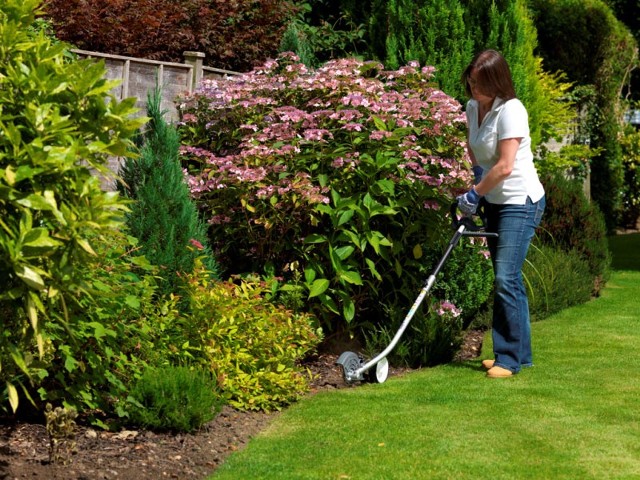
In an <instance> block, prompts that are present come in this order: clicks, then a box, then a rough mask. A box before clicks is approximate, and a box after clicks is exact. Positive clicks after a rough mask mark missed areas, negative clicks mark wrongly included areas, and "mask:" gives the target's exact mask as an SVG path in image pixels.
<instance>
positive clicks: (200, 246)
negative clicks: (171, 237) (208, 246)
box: [189, 238, 204, 250]
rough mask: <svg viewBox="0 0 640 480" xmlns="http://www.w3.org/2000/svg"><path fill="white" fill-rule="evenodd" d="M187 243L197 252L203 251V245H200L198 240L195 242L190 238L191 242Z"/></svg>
mask: <svg viewBox="0 0 640 480" xmlns="http://www.w3.org/2000/svg"><path fill="white" fill-rule="evenodd" d="M189 243H190V244H191V245H193V246H194V247H196V248H197V249H198V250H204V245H202V244H201V243H200V242H199V241H198V240H196V239H195V238H192V239H191V240H189Z"/></svg>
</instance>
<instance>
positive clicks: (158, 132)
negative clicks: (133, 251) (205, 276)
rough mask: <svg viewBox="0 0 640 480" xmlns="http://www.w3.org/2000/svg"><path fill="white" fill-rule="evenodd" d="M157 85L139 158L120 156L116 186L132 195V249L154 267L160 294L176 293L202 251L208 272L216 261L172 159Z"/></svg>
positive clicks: (174, 147) (175, 144)
mask: <svg viewBox="0 0 640 480" xmlns="http://www.w3.org/2000/svg"><path fill="white" fill-rule="evenodd" d="M161 99H162V97H161V92H160V89H159V88H156V89H155V91H153V92H149V94H148V102H147V115H148V116H149V118H150V120H149V122H148V123H147V125H146V128H145V131H144V132H143V134H142V147H141V151H140V157H139V158H128V159H126V160H125V162H124V164H123V166H122V168H121V171H120V176H121V178H122V182H119V183H118V189H119V190H120V192H121V193H123V196H124V197H125V198H128V199H131V200H133V202H132V205H131V207H130V211H129V212H127V214H126V219H127V225H128V227H129V231H130V233H131V234H132V235H134V236H135V237H136V238H138V239H139V240H140V244H139V245H140V249H139V250H138V252H137V253H138V254H140V255H144V256H145V257H146V258H147V259H148V260H149V261H150V262H151V263H153V264H154V265H157V266H159V267H160V270H159V272H158V273H159V274H160V275H161V276H162V278H163V279H164V281H163V282H161V283H160V291H161V292H162V293H165V294H168V293H176V294H177V293H179V292H180V288H181V286H182V281H181V277H180V274H181V273H184V272H190V271H191V270H192V269H193V262H194V259H195V257H196V256H198V255H202V256H204V258H205V261H206V263H207V268H208V270H209V271H210V272H212V274H213V275H214V276H216V275H217V273H218V266H217V264H216V262H215V260H214V259H213V256H212V254H211V249H210V248H209V247H208V239H207V227H206V225H205V224H204V223H203V222H202V221H201V220H200V219H199V216H198V210H197V208H196V205H195V203H194V202H193V201H192V200H191V197H190V193H189V187H188V186H187V184H186V182H185V178H184V173H183V172H182V166H181V165H180V159H179V158H178V152H179V149H180V137H179V135H178V132H177V131H176V129H175V128H174V127H173V126H172V125H169V124H168V123H167V122H166V121H165V119H164V118H163V112H162V111H161V110H160V101H161Z"/></svg>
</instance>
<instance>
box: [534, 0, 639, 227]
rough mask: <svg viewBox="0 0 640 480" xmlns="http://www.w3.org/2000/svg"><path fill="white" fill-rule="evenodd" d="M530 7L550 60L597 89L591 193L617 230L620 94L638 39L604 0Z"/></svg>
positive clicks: (541, 1) (591, 120)
mask: <svg viewBox="0 0 640 480" xmlns="http://www.w3.org/2000/svg"><path fill="white" fill-rule="evenodd" d="M531 7H532V11H533V12H534V15H535V24H536V27H537V30H538V37H539V45H540V53H541V55H542V57H543V59H544V62H545V65H547V67H548V68H550V69H551V70H552V71H556V70H562V71H564V72H565V73H566V74H567V78H568V80H569V81H571V82H575V83H576V84H578V85H582V86H589V85H591V86H592V88H593V93H594V95H593V97H592V100H591V102H592V105H591V107H592V108H589V109H588V110H587V112H588V113H589V115H588V116H587V117H586V119H585V120H584V122H586V123H587V124H588V125H589V126H588V133H589V137H588V138H586V139H585V140H586V141H587V142H588V143H589V145H590V146H591V147H594V148H598V149H601V150H599V152H600V153H599V154H598V155H596V156H595V157H594V158H593V160H592V162H591V173H592V175H591V194H592V197H593V199H594V200H595V201H596V203H597V204H598V206H599V207H600V209H601V210H602V212H603V214H604V216H605V221H606V225H607V231H608V232H612V231H613V230H614V229H615V227H616V225H617V224H618V221H619V218H620V212H621V209H622V187H623V165H622V152H621V149H620V144H619V138H618V137H619V135H620V128H621V122H620V119H621V104H620V101H621V98H620V93H621V91H622V89H623V86H624V85H625V84H626V83H627V81H628V79H629V74H630V71H631V69H632V68H634V67H635V66H636V65H637V62H638V56H637V43H636V41H635V39H634V38H633V36H632V35H631V33H630V32H629V31H628V30H627V28H626V27H625V26H624V25H623V24H622V23H621V22H620V21H618V20H617V19H616V18H615V17H614V15H613V13H612V11H611V9H610V8H609V7H607V6H606V5H605V4H604V3H603V2H602V1H600V0H588V1H583V0H562V1H555V0H554V1H551V0H535V1H532V2H531ZM566 39H571V41H567V40H566ZM585 58H589V59H592V61H589V62H585V61H584V59H585Z"/></svg>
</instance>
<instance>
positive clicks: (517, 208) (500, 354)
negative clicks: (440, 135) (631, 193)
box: [458, 50, 545, 378]
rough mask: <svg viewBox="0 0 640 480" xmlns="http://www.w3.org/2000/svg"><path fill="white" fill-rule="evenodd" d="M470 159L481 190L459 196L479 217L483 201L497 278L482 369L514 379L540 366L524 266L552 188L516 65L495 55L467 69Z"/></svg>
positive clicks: (483, 56)
mask: <svg viewBox="0 0 640 480" xmlns="http://www.w3.org/2000/svg"><path fill="white" fill-rule="evenodd" d="M463 81H464V83H465V86H466V91H467V94H468V95H469V96H470V97H471V99H470V100H469V102H468V103H467V109H466V114H467V123H468V143H469V147H470V148H469V155H470V157H471V163H472V167H473V173H474V176H475V181H474V184H475V185H474V186H473V187H472V188H471V190H469V191H468V192H467V193H465V194H464V195H461V196H459V197H458V208H459V209H460V211H461V212H462V213H463V214H464V215H473V214H474V213H475V212H476V209H477V207H478V203H479V202H480V201H481V200H482V201H483V202H484V205H485V213H486V215H487V230H488V231H490V232H496V233H498V238H491V239H488V243H489V252H490V253H491V261H492V263H493V270H494V273H495V297H494V305H493V330H492V335H493V353H494V356H495V360H484V361H483V362H482V365H483V366H484V367H485V368H486V369H487V376H488V377H491V378H505V377H510V376H512V375H514V374H516V373H518V372H519V371H520V369H521V368H522V367H528V366H531V365H532V364H533V363H532V362H533V359H532V353H531V327H530V323H529V302H528V300H527V292H526V290H525V286H524V282H523V279H522V265H523V264H524V260H525V258H526V256H527V251H528V249H529V244H530V243H531V239H532V238H533V234H534V231H535V228H536V227H537V226H538V225H539V224H540V219H541V218H542V213H543V211H544V207H545V196H544V188H543V187H542V184H541V183H540V180H539V178H538V174H537V172H536V169H535V167H534V165H533V154H532V152H531V138H530V136H529V120H528V115H527V111H526V109H525V108H524V105H523V104H522V103H521V102H520V100H518V99H517V98H516V94H515V90H514V87H513V80H512V78H511V72H510V70H509V65H508V64H507V62H506V60H505V59H504V57H503V56H502V55H501V54H500V53H498V52H496V51H495V50H485V51H483V52H480V53H479V54H477V55H476V56H475V57H474V59H473V60H472V61H471V63H470V64H469V66H468V67H467V68H466V70H465V71H464V74H463Z"/></svg>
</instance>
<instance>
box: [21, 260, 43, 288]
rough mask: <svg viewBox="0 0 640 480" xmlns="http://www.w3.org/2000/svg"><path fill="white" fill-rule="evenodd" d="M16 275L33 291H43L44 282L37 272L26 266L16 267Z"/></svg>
mask: <svg viewBox="0 0 640 480" xmlns="http://www.w3.org/2000/svg"><path fill="white" fill-rule="evenodd" d="M15 272H16V275H17V276H18V277H19V278H20V279H21V280H22V281H23V282H24V283H26V284H27V285H28V286H29V287H30V288H33V289H34V290H43V289H44V286H45V285H44V280H43V279H42V277H41V276H40V274H39V273H38V272H36V271H35V270H34V269H33V268H31V267H29V266H27V265H18V266H17V267H16V269H15Z"/></svg>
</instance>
